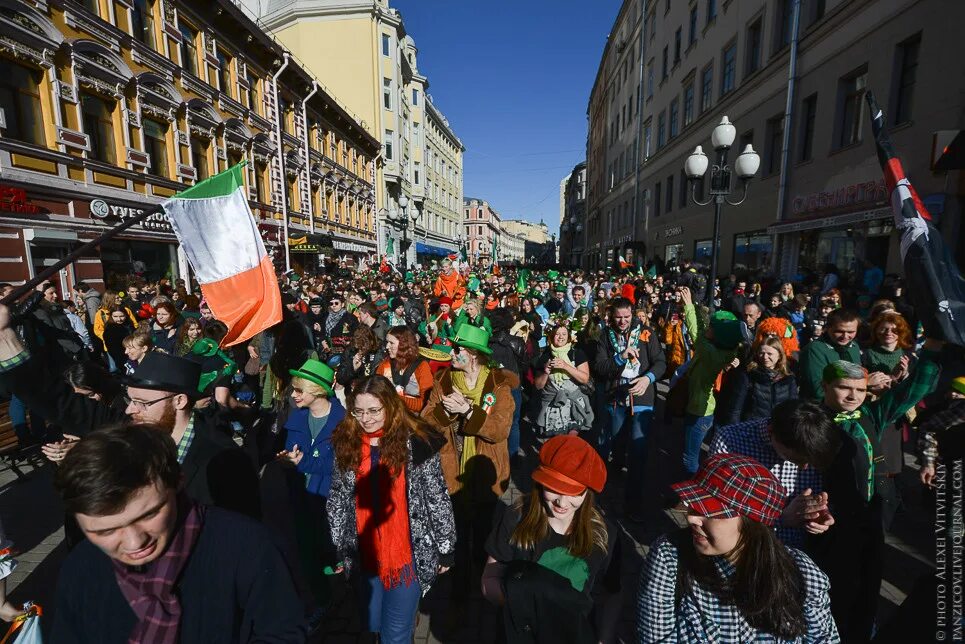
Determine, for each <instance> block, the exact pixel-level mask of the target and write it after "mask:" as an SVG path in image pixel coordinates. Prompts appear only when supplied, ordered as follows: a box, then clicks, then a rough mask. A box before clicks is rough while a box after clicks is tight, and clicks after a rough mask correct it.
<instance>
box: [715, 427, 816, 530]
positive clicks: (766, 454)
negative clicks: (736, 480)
mask: <svg viewBox="0 0 965 644" xmlns="http://www.w3.org/2000/svg"><path fill="white" fill-rule="evenodd" d="M770 422H771V419H770V418H760V419H757V420H749V421H747V422H745V423H738V424H736V425H728V426H727V427H722V428H720V430H718V431H717V433H716V435H715V436H714V440H713V442H712V443H711V444H710V454H711V455H713V454H721V453H730V454H741V455H743V456H750V457H751V458H753V459H754V460H755V461H757V462H758V463H760V464H761V465H763V466H764V467H766V468H767V469H769V470H770V471H771V473H772V474H773V475H774V476H775V477H776V478H777V480H779V481H780V482H781V485H783V486H784V490H785V491H786V492H787V496H786V497H785V499H784V507H787V504H788V503H790V501H791V499H793V498H794V497H795V496H797V495H798V494H800V493H801V492H803V491H804V490H806V489H808V488H811V492H812V493H813V494H817V493H818V492H820V491H821V490H822V489H823V486H822V483H821V475H820V474H819V473H818V471H817V469H815V468H813V467H808V468H801V467H799V466H798V465H795V464H794V463H792V462H791V461H787V460H784V459H783V458H781V457H780V456H778V454H777V452H775V451H774V448H773V447H772V446H771V436H770V432H769V431H768V429H767V426H768V425H769V424H770ZM776 528H777V536H778V537H780V539H781V541H783V542H784V543H786V544H788V545H791V546H797V547H801V546H803V545H804V529H803V528H791V527H789V526H785V525H784V524H783V522H782V521H781V519H778V520H777V525H776Z"/></svg>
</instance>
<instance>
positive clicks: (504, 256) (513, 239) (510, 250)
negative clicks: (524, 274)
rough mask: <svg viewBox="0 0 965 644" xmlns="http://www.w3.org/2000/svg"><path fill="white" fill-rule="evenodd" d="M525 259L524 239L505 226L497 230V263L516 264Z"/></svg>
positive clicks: (521, 262)
mask: <svg viewBox="0 0 965 644" xmlns="http://www.w3.org/2000/svg"><path fill="white" fill-rule="evenodd" d="M525 261H526V239H525V238H524V237H522V236H520V235H515V234H513V233H511V232H509V231H508V230H506V229H505V228H504V229H502V230H500V232H499V263H500V264H504V265H507V266H518V265H520V264H523V263H524V262H525Z"/></svg>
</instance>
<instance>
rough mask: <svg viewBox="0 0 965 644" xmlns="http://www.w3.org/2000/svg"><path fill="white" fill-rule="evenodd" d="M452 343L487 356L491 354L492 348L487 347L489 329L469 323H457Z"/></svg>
mask: <svg viewBox="0 0 965 644" xmlns="http://www.w3.org/2000/svg"><path fill="white" fill-rule="evenodd" d="M452 343H453V344H455V345H457V346H460V347H465V348H466V349H475V350H476V351H480V352H482V353H485V354H486V355H487V356H491V355H492V354H493V350H492V349H490V348H489V331H487V330H486V329H483V328H481V327H478V326H473V325H471V324H461V325H459V328H458V329H457V330H456V337H454V338H453V339H452Z"/></svg>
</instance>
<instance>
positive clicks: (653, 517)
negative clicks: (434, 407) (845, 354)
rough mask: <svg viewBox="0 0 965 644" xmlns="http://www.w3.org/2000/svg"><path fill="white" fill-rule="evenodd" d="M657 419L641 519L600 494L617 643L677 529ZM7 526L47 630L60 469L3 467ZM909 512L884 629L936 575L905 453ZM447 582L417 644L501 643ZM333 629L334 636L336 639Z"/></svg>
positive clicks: (625, 636)
mask: <svg viewBox="0 0 965 644" xmlns="http://www.w3.org/2000/svg"><path fill="white" fill-rule="evenodd" d="M659 418H660V416H659V415H658V416H657V419H655V421H654V424H653V427H652V430H651V431H652V434H651V445H650V455H649V461H648V470H647V480H646V482H645V488H646V489H647V490H648V492H649V493H648V494H647V495H646V498H647V499H648V505H647V506H646V507H645V508H643V510H644V521H642V522H639V523H634V522H630V521H628V520H627V519H626V518H625V517H624V516H623V508H622V506H623V503H622V500H623V481H624V478H625V472H624V471H622V470H621V468H620V467H619V466H618V465H614V464H611V467H610V468H609V469H610V473H609V479H608V482H607V487H606V489H605V490H604V493H603V494H602V495H601V498H600V503H601V506H602V507H603V508H604V510H605V511H606V513H607V516H608V518H609V519H610V520H611V521H612V522H613V523H615V524H616V525H617V526H618V528H619V530H620V531H621V538H622V539H623V546H624V547H623V558H622V563H621V567H622V581H623V590H622V596H621V597H620V601H621V602H622V608H621V611H620V623H619V624H618V629H617V632H618V635H619V641H621V642H634V641H635V637H634V618H635V608H634V604H635V599H636V597H635V595H636V588H637V583H638V580H639V574H640V567H641V565H642V563H643V560H644V558H645V557H646V552H647V546H648V544H650V543H652V542H653V540H654V539H656V538H657V537H658V536H659V535H660V534H662V533H664V532H666V531H668V530H672V529H673V528H674V527H675V526H676V525H678V522H679V521H680V516H679V515H677V514H675V513H673V512H671V511H668V510H664V509H663V507H662V503H661V492H660V491H661V490H664V489H666V485H667V484H668V483H669V482H671V481H672V480H673V477H674V476H676V474H677V471H678V470H677V469H676V468H677V464H678V463H680V453H681V447H682V430H681V424H680V421H679V420H678V421H676V422H674V423H671V424H669V425H667V424H663V423H662V422H660V421H659ZM535 463H536V458H535V453H534V451H533V449H532V448H530V450H529V451H528V452H527V456H526V457H525V458H523V460H522V461H521V462H520V463H518V464H517V465H516V468H515V470H514V473H513V480H512V482H511V486H510V490H509V491H508V492H507V493H506V495H505V496H504V498H503V502H505V503H512V502H515V500H516V499H518V498H519V497H520V495H522V494H523V493H524V492H525V491H528V489H529V486H530V482H529V481H530V479H529V473H530V472H531V471H532V468H533V467H534V466H535ZM0 468H3V469H2V470H0V520H2V523H3V529H4V530H5V532H6V536H7V537H8V538H9V539H10V540H12V541H13V542H14V548H15V550H16V551H17V552H18V554H17V559H18V561H19V565H18V567H17V569H16V570H15V571H14V572H13V574H12V575H11V576H10V577H9V578H8V593H9V595H10V597H11V600H12V601H14V602H23V601H25V600H28V599H30V600H34V601H37V602H38V603H39V604H41V605H42V606H43V607H44V612H45V616H44V620H45V622H46V625H47V626H48V627H49V624H50V623H51V618H52V616H53V612H54V610H53V609H54V606H53V598H54V594H55V590H56V580H57V571H58V569H59V567H60V565H61V563H62V562H63V560H64V557H65V556H66V554H67V548H66V545H65V544H64V540H63V539H64V530H63V510H62V507H61V504H60V501H59V499H58V497H57V495H56V493H55V492H54V489H53V475H54V471H55V468H54V466H53V465H50V464H45V465H42V466H40V467H34V466H32V465H29V464H28V465H24V466H22V468H21V469H22V471H23V472H24V473H25V477H24V478H23V479H18V478H17V477H16V475H15V474H14V473H13V472H12V471H11V470H10V469H9V468H6V466H5V464H3V465H0ZM898 482H899V489H900V491H901V495H902V498H903V503H904V506H903V507H902V508H901V509H900V510H899V511H898V515H897V517H896V518H895V522H894V525H893V527H892V530H891V532H890V533H889V534H888V535H887V537H886V545H887V548H886V558H885V574H884V582H883V584H882V589H881V600H880V606H879V617H878V621H879V624H884V623H886V622H887V620H888V619H889V617H891V615H892V614H893V612H894V610H895V609H896V608H897V606H899V605H900V604H901V602H902V601H904V599H905V597H906V595H907V593H908V592H909V591H910V590H911V588H912V586H913V585H914V583H915V582H916V580H917V579H918V578H919V577H921V576H922V575H925V574H928V573H929V571H930V570H931V569H933V568H934V561H935V545H934V540H933V539H932V529H933V523H934V522H933V518H932V516H933V515H931V514H930V512H931V511H930V510H929V509H928V503H927V499H926V498H925V496H924V495H923V493H922V488H921V486H920V485H919V484H918V481H917V466H915V464H914V459H913V458H912V457H911V455H910V454H906V467H905V470H904V472H903V473H902V474H901V476H900V477H899V481H898ZM448 577H449V575H443V576H442V577H440V580H439V581H438V582H437V584H436V586H435V587H434V588H433V589H432V590H431V591H430V593H429V595H428V596H427V597H426V598H425V599H424V600H423V602H422V605H421V606H420V611H419V615H418V623H417V627H416V633H415V642H416V643H417V644H436V643H446V644H449V643H451V644H477V643H478V644H483V643H486V644H488V643H490V642H497V641H498V639H497V635H498V632H499V630H500V625H501V619H500V616H499V614H498V611H497V609H496V608H494V607H492V606H491V605H489V604H488V603H487V602H486V601H485V600H484V599H483V598H482V596H481V595H480V593H479V591H478V589H477V590H475V591H474V592H471V593H470V595H469V597H468V598H466V599H464V600H462V601H458V602H457V601H454V600H452V599H451V586H450V584H451V582H450V581H449V579H448ZM331 626H332V628H330V629H328V632H327V633H326V634H325V635H324V636H323V637H321V638H319V640H318V641H322V642H326V643H333V644H343V643H344V644H355V643H356V642H361V641H365V640H364V639H363V638H360V637H359V636H358V634H356V633H353V632H351V629H347V628H341V627H340V626H338V625H336V624H335V623H332V624H331ZM333 631H334V632H333Z"/></svg>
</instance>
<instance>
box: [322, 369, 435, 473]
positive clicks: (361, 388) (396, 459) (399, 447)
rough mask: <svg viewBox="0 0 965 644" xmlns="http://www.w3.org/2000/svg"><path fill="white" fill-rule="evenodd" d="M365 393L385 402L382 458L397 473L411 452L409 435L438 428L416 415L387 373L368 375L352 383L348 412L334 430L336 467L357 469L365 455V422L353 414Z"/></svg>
mask: <svg viewBox="0 0 965 644" xmlns="http://www.w3.org/2000/svg"><path fill="white" fill-rule="evenodd" d="M362 394H369V395H370V396H375V397H376V398H377V399H378V401H379V403H381V405H382V409H383V413H384V418H385V420H384V421H383V430H384V432H385V433H384V435H383V436H382V438H381V439H379V451H380V456H379V458H380V459H381V460H382V462H384V463H385V464H386V465H387V466H388V467H389V470H390V471H391V472H392V475H393V476H397V475H398V474H399V473H400V472H402V468H404V467H405V463H406V460H407V458H408V454H409V438H410V437H411V436H417V437H419V438H421V439H423V440H426V439H427V438H428V437H429V436H431V435H433V434H438V432H437V431H436V430H435V429H434V428H433V427H432V426H431V425H429V424H428V423H427V422H426V421H424V420H422V419H421V418H419V417H418V416H416V415H414V414H413V413H412V412H410V411H409V409H408V408H407V407H406V406H405V403H404V402H402V397H401V396H399V394H398V393H396V391H395V387H394V386H393V385H392V383H391V382H389V380H388V379H387V378H386V377H385V376H368V377H366V378H362V379H360V380H359V381H358V382H356V383H355V386H354V387H352V391H351V392H350V393H349V394H348V397H347V399H346V401H345V408H346V409H347V410H348V412H349V413H347V414H346V415H345V420H343V421H342V422H340V423H339V424H338V426H337V427H336V428H335V431H334V432H333V433H332V447H333V448H334V450H335V465H336V467H338V468H340V469H342V470H347V471H352V472H354V471H356V470H358V468H359V463H360V461H361V459H362V434H363V433H364V432H363V431H362V426H361V425H360V424H359V421H357V420H356V419H355V417H354V416H353V415H352V413H351V412H352V410H353V409H355V401H356V399H357V398H358V397H359V396H360V395H362Z"/></svg>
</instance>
